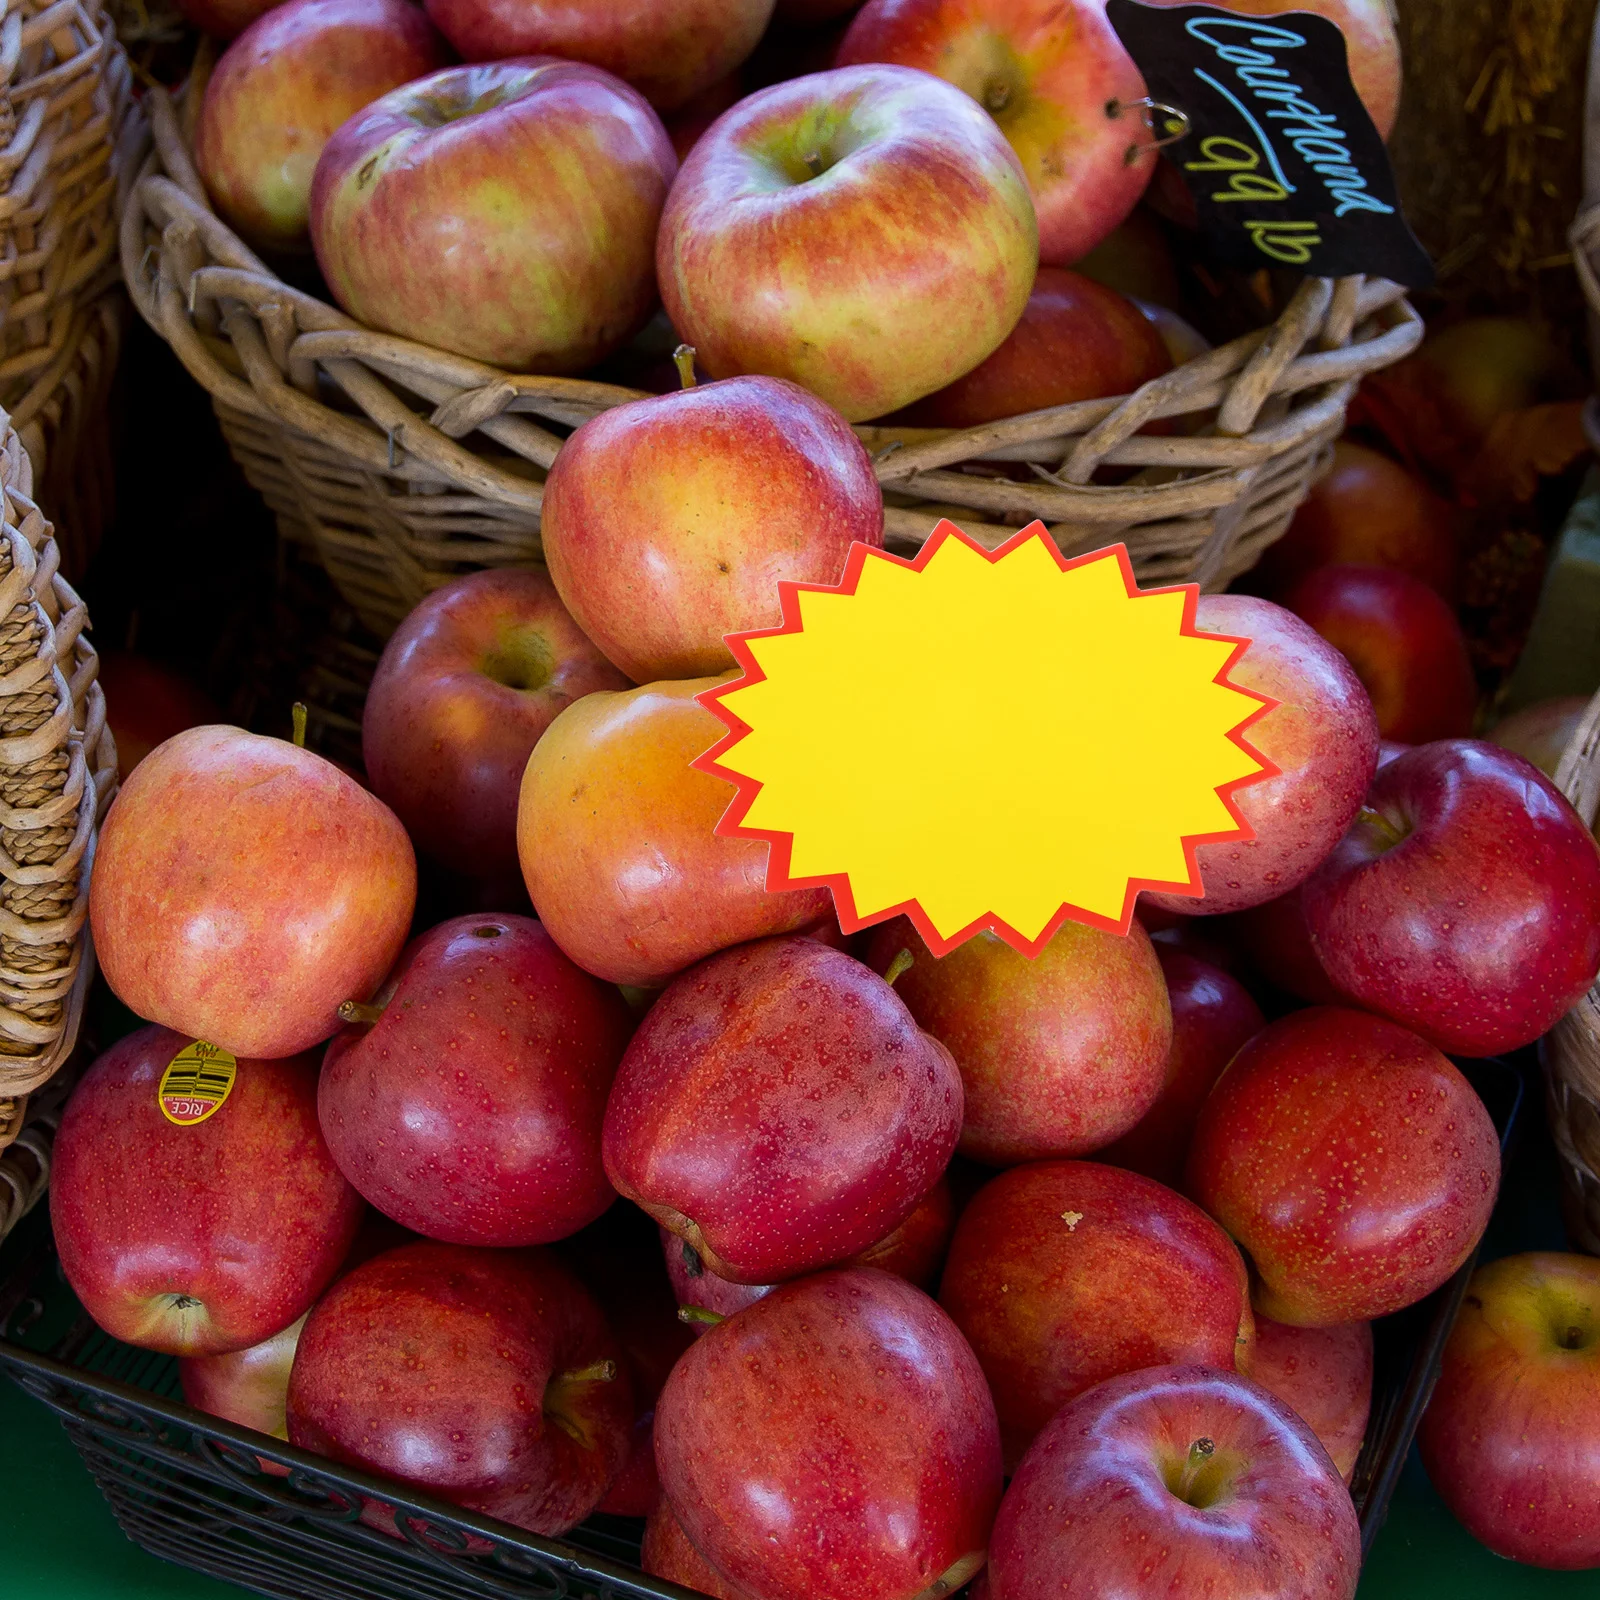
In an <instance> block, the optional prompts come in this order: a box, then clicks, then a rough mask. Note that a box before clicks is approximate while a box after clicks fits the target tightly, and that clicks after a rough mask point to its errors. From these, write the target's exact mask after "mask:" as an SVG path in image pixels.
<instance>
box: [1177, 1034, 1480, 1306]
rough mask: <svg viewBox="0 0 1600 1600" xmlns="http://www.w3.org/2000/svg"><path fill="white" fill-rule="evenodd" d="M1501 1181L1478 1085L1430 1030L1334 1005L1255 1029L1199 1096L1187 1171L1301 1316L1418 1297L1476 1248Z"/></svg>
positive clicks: (1260, 1302) (1259, 1295)
mask: <svg viewBox="0 0 1600 1600" xmlns="http://www.w3.org/2000/svg"><path fill="white" fill-rule="evenodd" d="M1499 1182H1500V1142H1499V1139H1498V1138H1497V1136H1496V1134H1495V1130H1494V1124H1493V1123H1492V1122H1491V1121H1490V1120H1489V1113H1488V1112H1487V1111H1486V1110H1485V1109H1484V1105H1483V1102H1482V1101H1481V1100H1480V1099H1479V1098H1478V1096H1477V1094H1476V1093H1475V1092H1474V1090H1473V1088H1472V1085H1471V1084H1470V1083H1468V1082H1467V1080H1466V1079H1465V1078H1464V1077H1462V1075H1461V1073H1460V1072H1459V1071H1458V1070H1457V1069H1456V1067H1455V1066H1453V1065H1452V1064H1451V1062H1450V1061H1448V1060H1447V1059H1446V1058H1445V1057H1444V1056H1442V1055H1441V1054H1440V1053H1439V1052H1438V1051H1437V1050H1435V1049H1434V1048H1433V1047H1432V1045H1430V1044H1428V1043H1427V1042H1426V1041H1425V1040H1423V1039H1419V1038H1418V1037H1417V1036H1416V1034H1414V1033H1410V1032H1408V1031H1407V1030H1406V1029H1404V1028H1402V1027H1399V1026H1397V1025H1396V1024H1395V1023H1392V1022H1386V1021H1385V1020H1384V1019H1383V1018H1382V1017H1374V1016H1369V1015H1367V1014H1366V1013H1365V1012H1361V1011H1347V1010H1343V1009H1341V1008H1339V1007H1337V1006H1315V1007H1312V1008H1311V1009H1310V1010H1307V1011H1296V1012H1292V1013H1291V1014H1290V1015H1289V1016H1286V1017H1284V1018H1282V1019H1280V1020H1279V1021H1277V1022H1274V1023H1272V1024H1271V1025H1270V1026H1268V1027H1266V1028H1264V1029H1263V1030H1262V1031H1261V1032H1260V1033H1258V1034H1257V1035H1256V1036H1255V1038H1254V1039H1252V1040H1251V1041H1250V1042H1249V1044H1247V1045H1246V1046H1245V1047H1244V1049H1242V1050H1241V1051H1240V1052H1239V1054H1238V1055H1237V1056H1235V1057H1234V1059H1233V1063H1232V1065H1231V1066H1229V1068H1228V1070H1227V1071H1226V1072H1225V1073H1224V1074H1223V1075H1222V1079H1221V1081H1220V1082H1219V1083H1218V1084H1217V1086H1216V1088H1215V1089H1213V1090H1212V1091H1211V1095H1210V1097H1209V1098H1208V1099H1207V1101H1206V1103H1205V1104H1204V1106H1202V1107H1201V1109H1200V1121H1199V1125H1198V1127H1197V1128H1196V1129H1195V1136H1194V1143H1193V1145H1192V1146H1191V1147H1190V1150H1189V1167H1188V1174H1187V1183H1186V1187H1187V1189H1188V1192H1189V1193H1190V1194H1192V1195H1193V1196H1194V1197H1195V1199H1196V1200H1198V1201H1199V1202H1200V1204H1201V1205H1203V1206H1204V1207H1205V1208H1206V1210H1207V1211H1209V1212H1210V1213H1211V1215H1212V1216H1214V1217H1215V1218H1216V1219H1217V1220H1218V1221H1219V1222H1220V1223H1221V1224H1222V1225H1223V1227H1225V1228H1226V1229H1227V1230H1228V1232H1229V1233H1231V1234H1232V1235H1233V1237H1234V1238H1235V1239H1237V1240H1238V1241H1239V1243H1240V1245H1241V1246H1242V1247H1243V1248H1244V1249H1245V1251H1246V1252H1248V1254H1249V1256H1250V1260H1251V1263H1252V1265H1253V1267H1254V1269H1255V1270H1254V1291H1253V1293H1254V1300H1255V1306H1256V1309H1257V1310H1258V1311H1260V1312H1261V1313H1262V1314H1263V1315H1264V1316H1269V1317H1271V1318H1272V1319H1273V1320H1274V1321H1276V1322H1287V1323H1289V1324H1290V1325H1291V1326H1294V1327H1302V1328H1317V1327H1327V1326H1329V1325H1330V1324H1332V1323H1337V1322H1364V1321H1370V1320H1371V1319H1372V1318H1374V1317H1381V1316H1387V1315H1388V1314H1389V1313H1390V1312H1392V1311H1399V1310H1401V1309H1402V1308H1403V1307H1405V1306H1408V1305H1411V1304H1413V1303H1414V1302H1415V1301H1418V1300H1420V1299H1422V1298H1423V1296H1424V1295H1428V1294H1432V1292H1433V1291H1434V1290H1435V1289H1437V1288H1438V1287H1439V1285H1440V1284H1442V1283H1444V1282H1445V1280H1446V1279H1448V1278H1449V1277H1450V1276H1451V1274H1452V1273H1454V1272H1455V1271H1456V1270H1457V1269H1458V1268H1459V1267H1460V1266H1461V1264H1462V1262H1464V1261H1465V1260H1466V1259H1467V1257H1468V1256H1470V1255H1471V1254H1472V1252H1473V1250H1474V1249H1475V1248H1476V1247H1477V1243H1478V1240H1479V1239H1480V1238H1482V1237H1483V1230H1484V1228H1485V1227H1487V1226H1488V1222H1489V1213H1490V1212H1491V1211H1492V1210H1493V1209H1494V1199H1495V1191H1496V1189H1497V1188H1498V1186H1499Z"/></svg>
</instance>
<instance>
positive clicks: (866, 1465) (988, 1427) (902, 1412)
mask: <svg viewBox="0 0 1600 1600" xmlns="http://www.w3.org/2000/svg"><path fill="white" fill-rule="evenodd" d="M658 1415H659V1418H660V1424H661V1425H660V1428H659V1430H658V1432H657V1436H656V1447H657V1455H658V1458H659V1463H660V1467H661V1483H662V1487H663V1488H664V1489H665V1490H666V1493H667V1498H668V1500H669V1501H670V1502H671V1505H672V1509H673V1511H674V1512H675V1513H676V1514H677V1518H678V1520H679V1522H680V1523H681V1524H682V1525H683V1531H684V1533H685V1534H686V1535H687V1536H688V1538H689V1540H690V1541H691V1542H692V1544H693V1545H694V1547H695V1548H696V1549H697V1550H698V1551H700V1552H701V1554H702V1555H703V1556H704V1557H705V1558H706V1559H707V1560H708V1561H709V1562H710V1563H711V1564H712V1566H713V1567H714V1568H715V1569H716V1570H717V1571H719V1572H722V1573H724V1574H726V1575H727V1577H728V1578H729V1579H730V1580H731V1581H732V1582H733V1583H734V1584H735V1585H736V1586H737V1587H739V1588H742V1589H748V1590H749V1591H751V1592H752V1593H753V1594H758V1595H760V1596H761V1597H762V1600H815V1597H816V1596H819V1595H828V1594H838V1595H853V1596H858V1597H860V1600H911V1597H912V1596H916V1595H920V1594H922V1593H924V1592H925V1591H927V1590H928V1589H929V1588H930V1587H932V1586H933V1585H935V1584H938V1585H940V1587H939V1588H938V1589H937V1590H935V1593H940V1594H943V1593H949V1592H951V1591H953V1590H955V1589H957V1588H959V1587H960V1586H961V1584H963V1583H965V1582H966V1581H967V1579H968V1578H970V1577H971V1576H972V1575H973V1573H974V1572H976V1571H977V1570H978V1569H979V1568H980V1567H981V1566H982V1565H983V1560H984V1554H985V1550H986V1547H987V1545H988V1540H989V1527H990V1524H991V1523H992V1521H993V1519H994V1511H995V1506H996V1504H997V1503H998V1501H999V1499H1000V1439H999V1433H998V1430H997V1428H996V1426H995V1415H994V1403H993V1401H992V1400H990V1398H989V1391H988V1389H987V1388H986V1387H985V1385H984V1381H983V1373H982V1372H981V1371H980V1370H979V1368H978V1363H977V1362H976V1361H975V1360H974V1359H973V1355H972V1352H971V1350H969V1349H968V1348H967V1345H966V1343H965V1341H963V1339H962V1337H961V1335H960V1334H959V1333H958V1332H957V1331H956V1328H955V1325H954V1324H953V1323H952V1322H951V1321H950V1319H949V1318H948V1317H947V1316H945V1314H944V1313H943V1312H942V1311H940V1309H939V1308H938V1306H936V1305H935V1304H934V1303H933V1301H931V1300H930V1299H929V1298H928V1297H927V1296H926V1295H925V1294H923V1293H922V1292H921V1291H920V1290H918V1289H913V1288H912V1287H911V1285H910V1284H908V1283H905V1282H903V1281H902V1280H901V1279H899V1278H895V1277H891V1276H890V1275H889V1274H888V1273H885V1272H875V1271H873V1270H872V1269H871V1268H866V1267H852V1268H849V1269H847V1270H844V1271H840V1272H825V1273H820V1274H818V1275H817V1276H815V1277H811V1278H805V1279H802V1280H801V1281H800V1282H799V1283H788V1284H784V1285H783V1286H782V1287H781V1288H779V1289H776V1290H774V1291H773V1292H772V1293H771V1294H770V1295H768V1296H767V1297H766V1299H764V1300H761V1301H759V1302H758V1303H757V1304H755V1305H753V1306H751V1307H750V1308H749V1309H748V1310H746V1311H742V1312H740V1314H739V1315H738V1316H736V1317H730V1318H729V1319H728V1320H727V1321H726V1322H723V1323H720V1324H719V1325H718V1326H717V1327H715V1328H713V1329H712V1330H711V1331H710V1332H709V1333H708V1334H707V1335H706V1336H705V1337H704V1338H703V1339H699V1340H697V1341H696V1342H695V1344H694V1346H693V1348H692V1349H691V1350H690V1351H689V1353H688V1354H687V1355H686V1356H684V1358H683V1359H682V1360H681V1361H680V1362H679V1363H678V1365H677V1366H676V1367H675V1368H674V1369H673V1373H672V1376H671V1377H670V1378H669V1379H668V1380H667V1386H666V1388H665V1389H663V1390H662V1391H661V1406H660V1411H659V1413H658Z"/></svg>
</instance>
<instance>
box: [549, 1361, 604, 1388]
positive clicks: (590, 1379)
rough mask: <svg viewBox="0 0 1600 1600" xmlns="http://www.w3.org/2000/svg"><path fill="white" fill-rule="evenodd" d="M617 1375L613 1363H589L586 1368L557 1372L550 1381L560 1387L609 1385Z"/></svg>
mask: <svg viewBox="0 0 1600 1600" xmlns="http://www.w3.org/2000/svg"><path fill="white" fill-rule="evenodd" d="M616 1375H617V1364H616V1362H615V1361H591V1362H590V1363H589V1365H588V1366H586V1367H574V1368H573V1369H572V1371H570V1372H558V1373H557V1374H556V1375H555V1377H553V1378H552V1379H551V1380H550V1381H551V1382H552V1383H559V1384H562V1385H567V1384H577V1383H610V1382H611V1380H612V1379H613V1378H615V1377H616Z"/></svg>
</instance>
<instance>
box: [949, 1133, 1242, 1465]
mask: <svg viewBox="0 0 1600 1600" xmlns="http://www.w3.org/2000/svg"><path fill="white" fill-rule="evenodd" d="M939 1303H940V1305H942V1306H943V1307H944V1308H945V1310H946V1311H948V1312H949V1313H950V1315H951V1316H952V1317H953V1318H955V1322H956V1326H957V1327H959V1328H960V1329H961V1331H962V1333H963V1334H965V1335H966V1337H967V1340H968V1342H969V1343H970V1344H971V1345H972V1348H973V1349H974V1351H976V1352H977V1356H978V1360H979V1361H980V1362H981V1363H982V1365H983V1371H984V1376H985V1377H987V1378H988V1380H989V1387H990V1389H991V1391H992V1392H993V1394H994V1400H995V1408H996V1410H997V1411H998V1412H999V1414H1000V1431H1001V1437H1002V1439H1003V1440H1004V1442H1005V1454H1006V1462H1007V1465H1008V1466H1014V1465H1015V1463H1016V1462H1017V1460H1018V1458H1019V1457H1020V1456H1021V1455H1022V1453H1023V1451H1025V1450H1026V1449H1027V1448H1028V1446H1029V1444H1030V1443H1031V1442H1032V1440H1033V1437H1034V1435H1035V1434H1036V1433H1037V1432H1038V1431H1039V1429H1040V1428H1042V1427H1043V1426H1044V1425H1045V1423H1047V1422H1048V1421H1049V1420H1050V1418H1051V1417H1052V1416H1054V1415H1055V1413H1056V1412H1057V1411H1058V1410H1060V1408H1061V1407H1062V1406H1063V1405H1064V1404H1065V1403H1066V1402H1067V1401H1069V1400H1070V1399H1072V1397H1073V1396H1074V1395H1077V1394H1081V1393H1082V1392H1083V1391H1084V1390H1085V1389H1088V1388H1092V1387H1093V1386H1094V1385H1095V1384H1097V1383H1102V1382H1104V1381H1105V1380H1106V1379H1107V1378H1111V1377H1115V1376H1116V1375H1117V1374H1118V1373H1119V1372H1131V1371H1132V1370H1133V1369H1134V1368H1136V1367H1151V1366H1159V1365H1161V1364H1162V1363H1164V1362H1168V1361H1198V1362H1201V1363H1203V1364H1204V1365H1206V1366H1214V1367H1223V1368H1226V1369H1227V1370H1228V1371H1230V1372H1231V1371H1233V1370H1234V1369H1235V1367H1237V1368H1238V1369H1239V1370H1241V1371H1249V1368H1250V1348H1251V1345H1252V1343H1253V1342H1254V1338H1255V1328H1254V1320H1253V1317H1252V1315H1251V1310H1250V1284H1249V1277H1248V1275H1247V1273H1246V1270H1245V1264H1244V1261H1243V1260H1242V1259H1241V1257H1240V1255H1239V1252H1238V1250H1237V1249H1235V1248H1234V1245H1233V1241H1232V1240H1230V1239H1229V1238H1228V1236H1227V1234H1225V1233H1224V1232H1223V1231H1222V1229H1221V1228H1220V1227H1218V1226H1217V1224H1216V1223H1215V1222H1213V1221H1212V1220H1211V1218H1210V1217H1208V1216H1207V1215H1206V1214H1205V1212H1203V1211H1202V1210H1201V1209H1200V1208H1199V1206H1197V1205H1195V1204H1194V1203H1193V1201H1190V1200H1186V1199H1185V1198H1184V1197H1183V1196H1182V1195H1181V1194H1176V1193H1174V1192H1173V1191H1172V1190H1171V1189H1167V1188H1163V1187H1162V1185H1161V1184H1159V1183H1156V1182H1155V1181H1154V1180H1153V1179H1150V1178H1146V1177H1143V1176H1142V1175H1141V1174H1139V1173H1137V1172H1124V1171H1123V1170H1122V1169H1121V1168H1119V1167H1108V1166H1102V1165H1101V1164H1100V1163H1099V1162H1096V1161H1038V1162H1034V1163H1032V1164H1030V1165H1028V1166H1024V1167H1013V1168H1012V1169H1011V1170H1010V1171H1009V1172H1003V1173H1001V1174H1000V1176H999V1177H997V1178H994V1179H991V1180H990V1182H989V1183H987V1184H986V1185H984V1187H983V1188H982V1189H980V1190H979V1191H978V1193H977V1194H976V1195H975V1196H974V1197H973V1198H972V1200H971V1201H970V1202H969V1204H968V1205H967V1208H966V1210H965V1211H963V1212H962V1214H961V1220H960V1222H958V1223H957V1224H956V1233H955V1238H954V1239H953V1240H952V1241H951V1244H950V1258H949V1260H948V1261H946V1263H945V1269H944V1280H943V1282H942V1283H941V1284H940V1286H939Z"/></svg>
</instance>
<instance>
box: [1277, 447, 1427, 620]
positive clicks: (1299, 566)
mask: <svg viewBox="0 0 1600 1600" xmlns="http://www.w3.org/2000/svg"><path fill="white" fill-rule="evenodd" d="M1458 520H1459V519H1458V516H1457V513H1456V511H1455V508H1454V507H1453V506H1452V505H1451V504H1450V503H1449V501H1447V500H1443V499H1441V498H1440V497H1439V496H1438V495H1436V494H1435V493H1434V492H1433V490H1432V489H1430V488H1429V487H1428V486H1427V484H1425V483H1424V482H1423V481H1422V479H1421V478H1419V477H1417V476H1416V474H1415V473H1411V472H1407V471H1406V469H1405V468H1404V467H1402V466H1401V465H1400V464H1399V463H1398V462H1395V461H1391V460H1390V459H1389V457H1388V456H1385V455H1380V454H1379V453H1378V452H1377V451H1376V450H1369V449H1367V447H1366V446H1365V445H1359V444H1352V443H1351V442H1350V441H1349V440H1348V439H1340V440H1339V441H1338V442H1337V443H1336V444H1335V445H1334V447H1333V465H1332V467H1330V468H1329V470H1328V472H1327V474H1326V476H1324V477H1322V478H1320V479H1319V480H1318V481H1317V482H1316V483H1315V484H1313V485H1312V487H1311V492H1310V493H1309V494H1308V495H1307V496H1306V498H1305V500H1304V501H1303V502H1302V503H1301V506H1300V509H1299V510H1298V511H1297V512H1295V515H1294V521H1293V522H1291V523H1290V524H1289V531H1288V532H1287V533H1286V534H1285V535H1284V536H1283V537H1282V538H1281V539H1279V540H1278V542H1277V543H1276V544H1272V545H1269V546H1268V547H1267V551H1266V553H1265V555H1263V556H1262V558H1261V563H1260V565H1259V566H1258V567H1257V568H1256V575H1257V577H1258V578H1259V580H1260V582H1261V584H1262V585H1263V587H1264V588H1265V589H1266V591H1267V593H1268V594H1272V595H1282V594H1285V593H1287V592H1288V591H1289V590H1290V589H1292V588H1293V587H1294V585H1295V584H1296V583H1297V582H1299V580H1300V579H1301V578H1303V577H1304V576H1305V575H1306V574H1307V573H1308V572H1311V571H1314V570H1315V569H1316V568H1317V567H1325V566H1334V565H1339V566H1364V567H1387V568H1389V569H1390V570H1392V571H1395V572H1405V573H1409V574H1410V575H1411V576H1412V577H1413V578H1416V579H1418V580H1419V581H1421V582H1422V583H1425V584H1427V585H1428V587H1429V588H1431V589H1436V590H1437V591H1438V592H1439V593H1440V594H1442V595H1444V596H1446V598H1448V597H1449V596H1450V595H1452V594H1453V593H1454V592H1455V581H1456V562H1457V555H1458V550H1457V541H1458V533H1459V530H1458V528H1457V522H1458Z"/></svg>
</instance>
